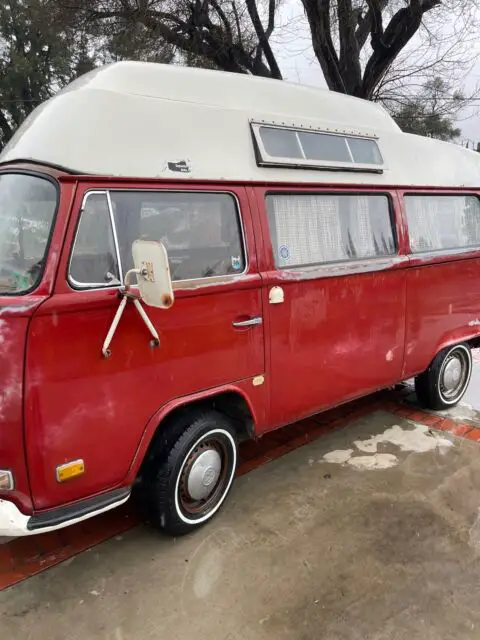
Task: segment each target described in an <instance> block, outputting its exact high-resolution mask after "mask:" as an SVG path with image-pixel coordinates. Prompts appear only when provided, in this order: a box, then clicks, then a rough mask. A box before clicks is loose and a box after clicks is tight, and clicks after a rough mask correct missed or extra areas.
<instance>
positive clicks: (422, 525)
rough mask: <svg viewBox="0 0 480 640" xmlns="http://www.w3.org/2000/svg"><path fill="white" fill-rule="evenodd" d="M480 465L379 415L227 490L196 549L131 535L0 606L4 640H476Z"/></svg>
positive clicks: (441, 438)
mask: <svg viewBox="0 0 480 640" xmlns="http://www.w3.org/2000/svg"><path fill="white" fill-rule="evenodd" d="M479 452H480V450H479V445H478V444H476V443H473V442H470V441H468V440H464V439H460V438H456V437H454V436H450V435H446V434H444V433H439V432H434V431H429V430H428V427H421V426H415V425H414V424H413V423H410V422H407V421H405V420H402V419H399V418H398V416H394V415H391V414H389V413H385V412H376V413H374V414H372V415H370V416H368V417H367V418H363V419H360V420H357V421H356V422H354V423H352V424H351V425H350V426H349V427H348V428H345V429H340V430H338V431H333V432H331V433H329V434H327V435H326V436H324V437H322V438H320V439H319V440H317V441H316V442H314V443H312V444H310V445H308V446H305V447H302V448H300V449H297V450H296V451H294V452H292V453H289V454H287V455H285V456H284V457H282V458H280V459H278V460H276V461H274V462H272V463H270V464H268V465H265V466H263V467H261V468H259V469H257V470H255V471H253V472H251V473H249V474H248V475H246V476H243V477H242V478H240V479H238V480H237V481H236V483H235V485H234V488H233V491H232V494H231V496H230V499H229V501H228V503H227V505H226V507H225V508H224V510H223V512H222V513H221V514H220V515H219V516H218V517H217V519H216V520H215V521H214V522H212V523H211V524H210V525H208V526H207V527H205V528H204V529H203V530H201V531H199V532H197V533H196V534H194V535H191V536H189V537H186V538H182V539H176V540H171V539H167V538H163V537H161V536H160V535H158V534H156V533H155V532H153V531H151V530H150V529H148V528H146V527H138V528H136V529H134V530H132V531H131V532H130V533H128V534H126V535H124V536H123V537H120V538H119V539H113V540H111V541H109V542H106V543H104V544H102V545H100V546H98V547H96V548H94V549H93V550H91V551H90V552H87V553H84V554H82V555H80V556H77V557H75V558H73V559H71V560H69V561H68V562H66V563H64V564H62V565H59V566H58V567H56V568H54V569H51V570H49V571H47V572H45V573H42V574H40V575H38V576H36V577H34V578H31V579H30V580H28V581H25V582H23V583H21V584H19V585H18V586H16V587H13V588H11V589H7V590H5V591H3V592H1V593H0V631H1V635H2V637H4V638H9V639H10V638H12V639H14V640H16V639H17V638H22V640H47V639H48V640H79V639H82V640H85V639H86V638H87V639H90V638H92V639H95V640H96V639H99V640H147V639H148V640H150V639H152V640H153V639H160V638H161V639H162V640H163V639H166V638H168V639H169V640H176V639H181V640H183V639H186V638H195V639H196V640H203V639H204V638H205V639H208V640H287V639H288V640H290V639H291V640H320V639H322V640H323V639H325V640H365V639H368V640H387V639H388V640H403V639H405V640H417V639H418V640H449V639H452V640H453V639H455V640H463V639H476V638H480V607H479V606H478V584H479V575H480V517H479V506H480V497H479V495H478V487H479V486H480V456H479Z"/></svg>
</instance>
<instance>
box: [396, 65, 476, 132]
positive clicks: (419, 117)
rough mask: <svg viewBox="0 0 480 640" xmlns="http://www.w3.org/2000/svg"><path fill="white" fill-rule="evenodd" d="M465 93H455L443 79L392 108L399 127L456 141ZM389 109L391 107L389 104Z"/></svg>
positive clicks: (425, 85)
mask: <svg viewBox="0 0 480 640" xmlns="http://www.w3.org/2000/svg"><path fill="white" fill-rule="evenodd" d="M465 103H466V98H465V96H464V95H463V94H462V92H461V91H453V92H452V89H451V87H450V85H449V84H448V83H447V82H445V81H444V80H442V79H441V78H434V79H433V80H431V81H429V82H427V83H425V84H424V86H423V88H422V90H421V91H420V92H419V93H418V94H416V95H414V96H412V97H411V98H407V99H405V101H404V102H403V104H401V105H399V106H398V105H395V107H393V108H391V109H390V111H391V112H392V115H393V117H394V118H395V120H396V122H397V124H398V126H399V127H400V128H401V129H402V130H403V131H405V132H406V133H414V134H417V135H420V136H426V137H428V138H437V139H439V140H445V141H450V140H455V139H456V138H458V137H459V136H460V134H461V130H460V129H459V128H458V127H456V126H455V125H454V119H455V117H456V116H457V114H458V112H459V111H460V110H461V109H462V108H463V107H464V106H465ZM387 107H388V105H387Z"/></svg>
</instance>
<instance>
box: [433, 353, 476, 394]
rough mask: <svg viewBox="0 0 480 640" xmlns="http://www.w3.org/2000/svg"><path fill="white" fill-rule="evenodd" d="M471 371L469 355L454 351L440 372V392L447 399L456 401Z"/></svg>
mask: <svg viewBox="0 0 480 640" xmlns="http://www.w3.org/2000/svg"><path fill="white" fill-rule="evenodd" d="M469 371H470V362H469V358H468V355H467V354H466V353H464V352H463V351H460V350H458V351H456V352H454V353H452V354H451V355H450V356H449V357H448V358H447V359H446V361H445V362H444V364H443V367H442V371H441V374H440V392H441V394H442V396H443V397H444V399H445V400H446V401H455V400H456V399H457V398H458V397H459V396H460V395H461V394H462V393H463V391H464V390H465V387H466V384H467V382H468V377H469Z"/></svg>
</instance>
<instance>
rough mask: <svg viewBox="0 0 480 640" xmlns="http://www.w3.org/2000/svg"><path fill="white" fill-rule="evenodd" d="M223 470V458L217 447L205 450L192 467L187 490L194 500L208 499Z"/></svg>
mask: <svg viewBox="0 0 480 640" xmlns="http://www.w3.org/2000/svg"><path fill="white" fill-rule="evenodd" d="M221 471H222V458H221V456H220V454H219V453H218V451H215V449H207V450H206V451H203V452H202V453H201V454H200V455H199V456H198V457H197V459H196V460H195V462H194V463H193V464H192V466H191V468H190V472H189V474H188V478H187V483H186V484H187V491H188V493H189V495H190V497H191V498H192V499H193V500H206V499H207V498H208V496H209V495H210V494H211V493H212V492H213V490H214V489H215V487H216V484H217V482H218V479H219V477H220V474H221Z"/></svg>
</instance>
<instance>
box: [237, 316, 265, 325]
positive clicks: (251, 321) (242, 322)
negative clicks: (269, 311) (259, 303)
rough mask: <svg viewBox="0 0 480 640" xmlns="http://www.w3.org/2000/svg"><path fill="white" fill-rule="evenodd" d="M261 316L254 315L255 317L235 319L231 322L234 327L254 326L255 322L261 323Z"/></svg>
mask: <svg viewBox="0 0 480 640" xmlns="http://www.w3.org/2000/svg"><path fill="white" fill-rule="evenodd" d="M262 323H263V318H262V317H261V316H256V317H255V318H249V319H248V320H237V321H235V322H232V325H233V326H234V327H240V328H241V327H254V326H255V325H257V324H262Z"/></svg>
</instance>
